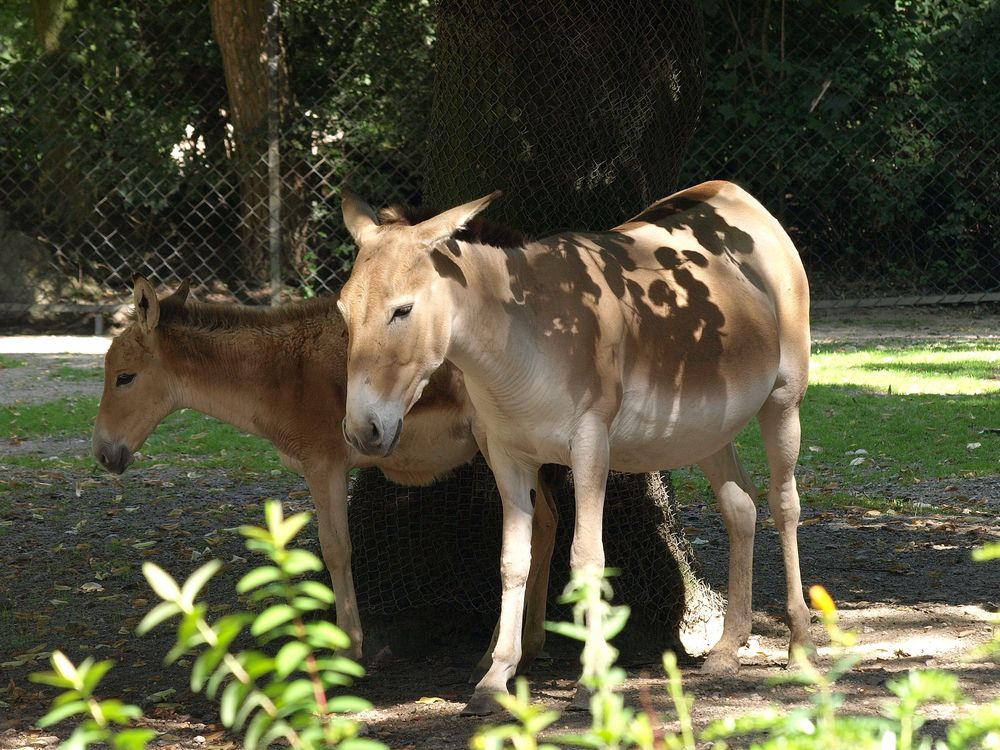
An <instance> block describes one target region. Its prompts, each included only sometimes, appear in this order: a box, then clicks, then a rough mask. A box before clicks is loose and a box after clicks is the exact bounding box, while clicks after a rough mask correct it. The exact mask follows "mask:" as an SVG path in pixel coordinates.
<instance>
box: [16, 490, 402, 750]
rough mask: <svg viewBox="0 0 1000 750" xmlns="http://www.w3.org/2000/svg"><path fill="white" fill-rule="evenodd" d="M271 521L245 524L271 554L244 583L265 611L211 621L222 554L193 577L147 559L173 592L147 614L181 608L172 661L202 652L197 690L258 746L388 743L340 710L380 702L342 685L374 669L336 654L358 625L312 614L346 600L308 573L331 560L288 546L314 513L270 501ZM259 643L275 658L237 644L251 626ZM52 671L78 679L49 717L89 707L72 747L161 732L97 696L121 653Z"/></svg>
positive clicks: (69, 682)
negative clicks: (181, 577)
mask: <svg viewBox="0 0 1000 750" xmlns="http://www.w3.org/2000/svg"><path fill="white" fill-rule="evenodd" d="M264 515H265V520H266V523H267V525H266V527H265V528H258V527H256V526H243V527H241V528H240V532H241V533H242V534H243V535H244V536H245V537H246V538H247V541H246V545H247V547H248V548H249V549H251V550H254V551H256V552H260V553H262V554H264V555H265V556H266V557H267V558H268V559H269V560H270V564H268V565H263V566H260V567H258V568H255V569H254V570H251V571H250V572H249V573H247V574H246V575H245V576H243V578H242V579H241V580H240V581H239V583H238V584H237V587H236V588H237V591H238V592H240V593H247V594H250V597H251V600H252V601H254V602H259V603H263V604H265V605H266V606H265V608H264V609H263V611H262V612H260V614H258V615H253V614H251V613H249V612H238V613H234V614H230V615H226V616H224V617H222V618H220V619H219V620H217V621H216V622H214V623H212V622H209V620H207V619H206V614H207V611H208V606H207V605H206V604H205V603H204V602H199V601H198V600H197V597H198V595H199V593H200V592H201V590H202V589H203V588H204V586H205V584H206V583H208V581H209V580H210V579H211V578H212V576H214V575H215V574H216V573H217V572H218V570H219V568H220V567H221V566H222V564H221V563H220V562H219V561H218V560H213V561H211V562H209V563H206V564H205V565H203V566H202V567H200V568H198V570H196V571H195V572H194V573H192V574H191V576H190V577H189V578H188V579H187V580H186V581H184V583H183V584H180V585H178V583H177V582H176V581H175V580H174V579H173V577H171V576H170V574H169V573H167V572H166V571H164V570H163V569H162V568H160V567H158V566H157V565H155V564H153V563H150V562H147V563H145V564H144V565H143V573H144V574H145V576H146V579H147V580H148V581H149V584H150V586H151V587H152V588H153V591H155V592H156V594H157V595H158V596H159V597H160V598H161V599H162V600H163V601H162V602H161V603H160V604H158V605H157V606H156V607H154V608H153V609H152V610H151V611H150V612H149V613H148V614H147V615H146V616H145V617H144V618H143V620H142V622H140V623H139V627H138V628H137V632H138V633H139V634H140V635H141V634H143V633H146V632H148V631H150V630H152V629H153V628H154V627H157V626H158V625H160V624H162V623H164V622H166V621H167V620H170V619H172V618H175V617H179V618H180V621H179V623H177V640H176V642H175V644H174V646H173V648H171V650H170V652H169V653H168V654H167V656H166V659H165V661H166V662H167V663H171V662H175V661H177V660H178V659H179V658H181V657H182V656H184V655H188V654H191V653H192V652H196V653H197V656H196V657H195V659H194V664H193V666H192V669H191V689H192V690H194V691H195V692H202V691H204V692H205V693H206V694H207V695H208V696H209V697H210V698H213V699H214V698H216V697H217V696H218V697H219V698H218V699H219V715H220V719H221V721H222V723H223V724H224V725H225V726H227V727H229V728H231V729H233V730H235V731H237V732H242V733H243V736H244V746H245V747H246V748H247V750H255V749H256V748H260V747H268V746H270V745H272V744H274V743H275V742H282V743H287V744H288V745H290V746H291V747H293V748H300V749H302V750H312V749H313V748H328V747H337V748H342V749H343V750H383V749H384V746H383V745H382V744H381V743H378V742H374V741H372V740H368V739H365V738H362V737H359V736H358V733H359V729H360V727H359V725H358V723H357V722H355V721H354V720H352V719H350V718H346V717H344V716H341V715H340V714H343V713H347V712H354V711H361V710H364V709H367V708H369V707H370V704H369V703H368V702H367V701H364V700H362V699H360V698H356V697H354V696H350V695H334V694H332V691H333V690H335V689H337V688H341V687H344V686H347V685H350V684H351V683H352V681H353V679H354V678H355V677H360V676H361V675H363V674H364V670H363V669H362V668H361V666H360V665H358V664H357V663H355V662H354V661H351V660H350V659H347V658H345V657H342V656H338V655H336V653H335V651H336V650H338V649H345V648H347V647H348V646H349V645H350V640H349V639H348V637H347V635H346V633H344V632H343V631H342V630H341V629H340V628H338V627H337V626H336V625H333V624H332V623H329V622H327V621H325V620H314V621H311V622H306V620H305V616H306V614H307V613H309V612H315V611H321V610H325V609H327V608H328V607H329V605H330V604H332V603H333V601H334V595H333V592H332V591H331V590H330V588H329V587H328V586H326V585H325V584H322V583H319V582H317V581H312V580H300V579H301V577H302V575H303V574H305V573H309V572H318V571H321V570H323V569H324V567H323V563H322V561H320V559H319V558H318V557H317V556H316V555H314V554H313V553H311V552H308V551H306V550H301V549H289V548H288V545H289V543H290V542H291V541H292V539H293V538H294V537H295V535H296V534H298V533H299V531H301V530H302V528H303V527H304V526H305V525H306V523H308V521H309V514H307V513H299V514H296V515H293V516H291V517H289V518H285V517H284V516H283V514H282V510H281V505H280V503H277V502H268V503H267V505H266V506H265V513H264ZM248 629H249V633H250V635H251V636H253V637H254V638H255V639H256V641H257V643H258V644H268V643H270V644H272V646H271V649H270V651H272V652H274V655H273V656H272V655H271V654H270V653H267V652H265V651H263V650H261V649H249V650H243V651H235V652H234V651H232V650H231V648H230V647H231V646H232V645H233V643H234V641H235V640H236V639H237V638H238V637H240V636H241V635H243V634H244V633H246V631H247V630H248ZM52 663H53V667H54V669H55V671H54V672H52V673H46V674H42V675H34V676H33V679H36V680H37V681H39V682H45V683H47V684H50V685H55V686H56V687H62V688H65V689H66V692H65V693H64V694H63V695H61V696H60V697H58V698H57V699H56V700H55V702H54V704H53V710H52V711H50V712H49V714H47V715H46V717H45V718H44V719H43V721H44V722H46V725H47V724H52V723H55V722H58V721H62V720H63V719H66V718H70V717H71V716H75V715H80V714H86V715H87V716H88V718H87V719H86V721H85V722H84V723H83V724H81V725H80V726H78V727H77V729H76V730H75V731H74V733H73V735H72V736H71V737H70V739H69V740H68V741H67V742H66V743H64V745H63V747H64V748H67V749H68V750H82V749H83V748H85V747H87V745H89V744H92V743H95V742H101V743H105V744H110V745H112V746H113V747H115V748H116V750H141V748H144V747H145V746H146V744H147V743H148V742H149V740H150V739H152V738H153V737H155V736H156V733H155V732H153V731H152V730H148V729H126V730H120V731H116V730H115V729H114V728H113V726H112V725H113V724H119V725H124V724H128V723H129V722H131V721H134V720H135V719H138V718H140V717H141V716H142V712H141V711H140V709H139V708H138V707H136V706H126V705H123V704H122V703H121V702H120V701H115V700H111V701H103V702H101V701H97V700H96V699H95V698H93V692H94V690H95V688H96V687H97V685H98V683H99V682H100V680H101V678H102V677H103V676H104V674H105V673H106V672H107V670H108V669H109V668H110V667H111V662H99V663H96V664H94V663H93V662H92V660H90V659H88V660H87V661H85V662H83V664H81V665H80V666H79V667H74V665H73V664H72V663H71V662H70V661H69V660H68V659H67V658H66V657H65V656H63V655H62V654H61V653H59V652H56V653H55V654H53V657H52Z"/></svg>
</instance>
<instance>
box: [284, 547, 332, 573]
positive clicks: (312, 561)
mask: <svg viewBox="0 0 1000 750" xmlns="http://www.w3.org/2000/svg"><path fill="white" fill-rule="evenodd" d="M281 567H282V568H283V569H284V571H285V573H287V574H288V575H290V576H297V575H302V574H303V573H307V572H313V573H317V572H319V571H321V570H323V569H324V566H323V561H322V560H320V559H319V557H317V556H316V555H314V554H313V553H312V552H310V551H309V550H304V549H293V550H291V551H289V553H288V557H286V558H285V561H284V562H283V563H282V565H281Z"/></svg>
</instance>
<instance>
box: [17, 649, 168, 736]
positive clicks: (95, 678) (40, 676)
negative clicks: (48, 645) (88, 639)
mask: <svg viewBox="0 0 1000 750" xmlns="http://www.w3.org/2000/svg"><path fill="white" fill-rule="evenodd" d="M50 661H51V664H52V671H51V672H38V673H35V674H32V675H30V679H31V680H32V681H33V682H40V683H42V684H43V685H52V686H53V687H57V688H60V689H62V691H63V692H62V694H61V695H60V696H59V697H58V698H56V699H55V700H54V701H53V702H52V708H51V709H50V710H49V712H48V713H47V714H45V716H43V717H42V718H41V719H40V720H39V722H38V725H39V726H40V727H47V726H51V725H52V724H56V723H58V722H60V721H64V720H66V719H70V718H72V717H74V716H82V717H84V719H83V721H81V722H80V723H79V724H77V726H76V728H75V729H74V730H73V733H72V734H71V735H70V737H69V739H67V740H66V741H65V742H64V743H62V745H61V746H60V747H61V748H62V750H83V749H84V748H86V747H87V746H88V745H93V744H98V743H100V744H105V745H109V746H111V747H113V748H115V750H143V748H145V747H146V745H147V744H148V743H149V742H150V741H151V740H152V739H153V738H154V737H156V732H155V731H154V730H152V729H143V728H138V727H137V728H131V729H120V730H119V729H115V728H114V727H115V725H117V726H126V725H128V724H129V723H131V722H132V721H133V720H135V719H137V718H139V717H140V716H142V710H141V709H140V708H139V707H138V706H133V705H129V704H126V703H123V702H122V701H120V700H117V699H111V700H104V701H102V700H98V699H97V698H95V697H94V690H95V689H96V688H97V686H98V684H99V683H100V681H101V679H102V678H103V677H104V675H105V674H106V673H107V671H108V670H109V669H111V667H112V665H113V662H111V661H99V662H95V661H94V660H93V659H92V658H90V657H88V658H87V659H85V660H84V661H83V663H81V664H80V665H79V666H77V665H74V664H73V662H71V661H70V660H69V659H68V658H67V657H66V655H65V654H63V653H62V652H61V651H54V652H53V653H52V657H51V659H50Z"/></svg>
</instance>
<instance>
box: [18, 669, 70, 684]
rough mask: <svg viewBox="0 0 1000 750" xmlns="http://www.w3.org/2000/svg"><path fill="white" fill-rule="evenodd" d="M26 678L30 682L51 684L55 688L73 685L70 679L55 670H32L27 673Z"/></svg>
mask: <svg viewBox="0 0 1000 750" xmlns="http://www.w3.org/2000/svg"><path fill="white" fill-rule="evenodd" d="M28 679H29V680H31V681H32V682H37V683H38V684H39V685H51V686H52V687H57V688H71V687H73V681H72V680H68V679H66V678H65V677H63V676H62V675H58V674H56V673H55V672H32V673H30V674H29V675H28Z"/></svg>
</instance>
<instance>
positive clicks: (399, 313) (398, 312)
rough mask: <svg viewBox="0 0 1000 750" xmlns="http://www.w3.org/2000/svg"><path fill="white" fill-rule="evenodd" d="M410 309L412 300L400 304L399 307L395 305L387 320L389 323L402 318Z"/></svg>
mask: <svg viewBox="0 0 1000 750" xmlns="http://www.w3.org/2000/svg"><path fill="white" fill-rule="evenodd" d="M412 309H413V303H412V302H411V303H410V304H408V305H400V306H399V307H397V308H396V309H395V310H393V311H392V317H391V318H389V322H390V323H391V322H392V321H394V320H402V319H403V318H405V317H406V316H407V315H409V314H410V310H412Z"/></svg>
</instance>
